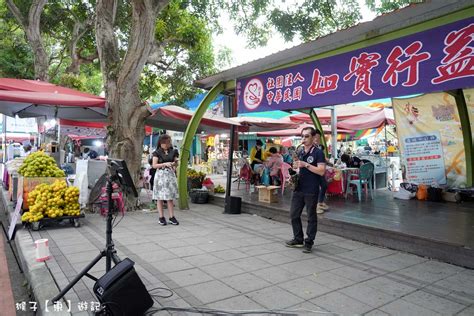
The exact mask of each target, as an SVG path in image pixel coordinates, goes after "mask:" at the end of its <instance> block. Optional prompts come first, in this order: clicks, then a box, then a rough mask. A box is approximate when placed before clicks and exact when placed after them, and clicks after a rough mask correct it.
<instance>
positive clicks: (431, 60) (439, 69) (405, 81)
mask: <svg viewBox="0 0 474 316" xmlns="http://www.w3.org/2000/svg"><path fill="white" fill-rule="evenodd" d="M473 65H474V17H471V18H468V19H464V20H460V21H457V22H454V23H450V24H446V25H442V26H439V27H435V28H432V29H429V30H426V31H422V32H418V33H415V34H412V35H407V36H404V37H400V38H397V39H394V40H390V41H386V42H383V43H380V44H376V45H372V46H368V47H365V48H362V49H358V50H354V51H350V52H347V53H342V54H339V55H335V56H331V57H327V58H322V59H318V60H314V61H310V62H307V63H303V64H299V65H295V66H292V67H287V68H283V69H279V70H275V71H271V72H267V73H262V74H259V75H255V76H250V77H246V78H239V79H238V80H237V96H238V98H237V102H238V109H239V112H240V113H244V112H263V111H273V110H291V109H303V108H314V107H322V106H328V105H334V104H345V103H352V102H358V101H366V100H374V99H380V98H387V97H396V96H403V95H411V94H417V93H427V92H434V91H447V90H451V89H458V88H465V87H473V86H474V66H473Z"/></svg>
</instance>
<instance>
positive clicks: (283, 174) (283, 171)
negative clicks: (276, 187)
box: [280, 162, 291, 195]
mask: <svg viewBox="0 0 474 316" xmlns="http://www.w3.org/2000/svg"><path fill="white" fill-rule="evenodd" d="M290 169H291V165H290V164H288V163H286V162H284V163H282V165H281V168H280V180H281V181H280V182H281V194H282V195H283V194H284V193H285V184H286V183H289V182H290V179H291V176H290V171H289V170H290Z"/></svg>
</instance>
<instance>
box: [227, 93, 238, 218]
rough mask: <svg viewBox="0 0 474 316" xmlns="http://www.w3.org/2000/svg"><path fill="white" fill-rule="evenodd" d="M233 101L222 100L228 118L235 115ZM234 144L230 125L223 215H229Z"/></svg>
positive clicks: (233, 130)
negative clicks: (226, 109)
mask: <svg viewBox="0 0 474 316" xmlns="http://www.w3.org/2000/svg"><path fill="white" fill-rule="evenodd" d="M233 101H234V100H233V99H231V98H230V97H225V98H224V107H226V106H227V107H228V108H229V112H228V113H229V117H234V116H235V115H236V113H235V109H234V102H233ZM234 142H235V125H231V127H230V145H229V159H228V161H227V182H226V189H225V207H224V213H231V212H230V207H231V203H230V191H231V190H232V160H233V157H234Z"/></svg>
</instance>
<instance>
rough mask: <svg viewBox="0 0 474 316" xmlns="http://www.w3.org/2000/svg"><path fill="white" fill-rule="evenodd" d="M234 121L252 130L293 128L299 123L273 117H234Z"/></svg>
mask: <svg viewBox="0 0 474 316" xmlns="http://www.w3.org/2000/svg"><path fill="white" fill-rule="evenodd" d="M230 119H231V120H232V121H235V122H238V123H240V124H242V125H244V126H248V128H249V131H250V132H260V131H269V130H282V129H293V128H296V127H297V126H298V124H296V123H294V122H292V121H290V120H288V119H286V118H281V119H278V120H276V119H272V118H266V117H265V118H264V117H245V116H239V117H232V118H230Z"/></svg>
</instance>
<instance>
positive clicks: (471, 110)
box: [463, 88, 474, 133]
mask: <svg viewBox="0 0 474 316" xmlns="http://www.w3.org/2000/svg"><path fill="white" fill-rule="evenodd" d="M463 93H464V98H465V99H466V106H467V112H468V114H469V121H471V133H474V88H471V89H463Z"/></svg>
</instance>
